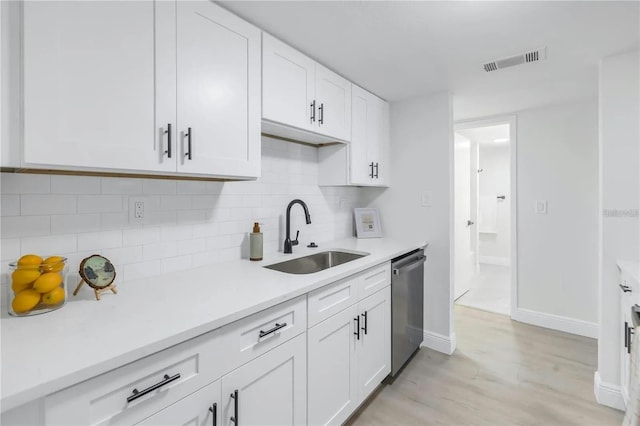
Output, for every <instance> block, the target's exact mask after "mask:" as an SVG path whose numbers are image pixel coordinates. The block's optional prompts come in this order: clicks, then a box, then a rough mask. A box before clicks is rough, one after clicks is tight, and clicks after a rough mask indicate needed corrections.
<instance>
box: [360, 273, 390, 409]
mask: <svg viewBox="0 0 640 426" xmlns="http://www.w3.org/2000/svg"><path fill="white" fill-rule="evenodd" d="M358 311H359V314H360V328H361V330H360V331H361V333H360V340H359V341H358V343H359V345H358V387H359V390H360V395H359V396H360V398H359V401H358V403H360V402H362V401H363V400H364V399H365V398H367V397H368V396H369V395H370V394H371V392H372V391H373V390H374V389H375V388H376V387H377V386H378V385H379V384H380V382H382V380H383V379H384V378H385V377H386V376H387V375H388V374H389V373H390V372H391V287H390V286H387V287H385V288H383V289H382V290H380V291H378V292H377V293H375V294H373V295H371V296H369V297H367V298H366V299H363V300H362V301H360V303H359V304H358Z"/></svg>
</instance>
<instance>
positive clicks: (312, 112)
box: [309, 99, 316, 123]
mask: <svg viewBox="0 0 640 426" xmlns="http://www.w3.org/2000/svg"><path fill="white" fill-rule="evenodd" d="M309 106H310V107H311V114H310V118H311V122H312V123H314V122H315V121H316V100H315V99H314V100H313V102H311V104H310V105H309Z"/></svg>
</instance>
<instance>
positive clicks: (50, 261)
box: [42, 256, 64, 272]
mask: <svg viewBox="0 0 640 426" xmlns="http://www.w3.org/2000/svg"><path fill="white" fill-rule="evenodd" d="M63 268H64V257H62V256H50V257H47V258H46V259H45V260H44V262H42V272H59V271H62V269H63Z"/></svg>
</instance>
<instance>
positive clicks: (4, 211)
mask: <svg viewBox="0 0 640 426" xmlns="http://www.w3.org/2000/svg"><path fill="white" fill-rule="evenodd" d="M0 214H1V215H2V216H20V196H19V195H18V194H2V196H1V197H0Z"/></svg>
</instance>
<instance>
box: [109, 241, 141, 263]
mask: <svg viewBox="0 0 640 426" xmlns="http://www.w3.org/2000/svg"><path fill="white" fill-rule="evenodd" d="M142 250H143V246H133V247H116V248H110V249H103V250H101V254H102V255H103V256H104V257H106V258H107V259H109V260H110V261H111V262H112V263H113V264H114V265H115V264H118V265H128V264H130V263H138V262H142Z"/></svg>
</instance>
